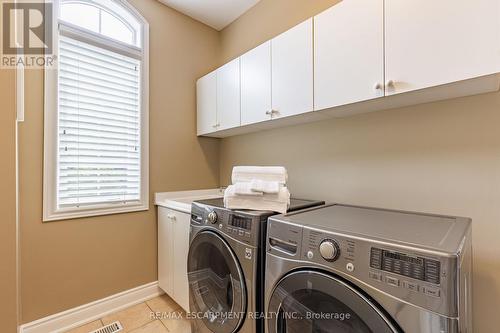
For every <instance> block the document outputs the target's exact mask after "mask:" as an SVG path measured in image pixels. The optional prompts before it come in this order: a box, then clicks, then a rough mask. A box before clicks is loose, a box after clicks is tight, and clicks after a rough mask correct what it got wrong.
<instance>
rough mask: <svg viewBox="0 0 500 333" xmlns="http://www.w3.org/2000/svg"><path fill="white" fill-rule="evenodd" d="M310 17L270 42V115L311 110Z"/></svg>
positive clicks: (311, 47) (311, 45) (292, 113)
mask: <svg viewBox="0 0 500 333" xmlns="http://www.w3.org/2000/svg"><path fill="white" fill-rule="evenodd" d="M312 29H313V26H312V18H311V19H309V20H307V21H305V22H303V23H301V24H299V25H297V26H295V27H293V28H292V29H290V30H288V31H287V32H285V33H283V34H281V35H279V36H278V37H276V38H274V39H272V41H271V59H272V60H271V68H272V89H271V90H272V105H273V110H274V111H275V112H274V113H273V117H285V116H291V115H294V114H299V113H304V112H308V111H312V110H313V31H312Z"/></svg>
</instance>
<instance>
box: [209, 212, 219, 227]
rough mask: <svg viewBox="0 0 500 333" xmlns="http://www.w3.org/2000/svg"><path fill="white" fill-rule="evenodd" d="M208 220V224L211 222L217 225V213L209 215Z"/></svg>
mask: <svg viewBox="0 0 500 333" xmlns="http://www.w3.org/2000/svg"><path fill="white" fill-rule="evenodd" d="M207 220H208V222H210V223H212V224H215V223H217V213H216V212H214V211H211V212H210V213H208V216H207Z"/></svg>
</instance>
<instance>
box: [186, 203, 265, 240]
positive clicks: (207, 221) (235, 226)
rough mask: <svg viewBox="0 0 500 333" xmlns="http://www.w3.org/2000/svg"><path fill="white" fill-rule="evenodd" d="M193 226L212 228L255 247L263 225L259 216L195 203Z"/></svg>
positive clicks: (192, 218) (192, 213)
mask: <svg viewBox="0 0 500 333" xmlns="http://www.w3.org/2000/svg"><path fill="white" fill-rule="evenodd" d="M191 225H192V226H204V227H210V228H213V229H215V230H217V231H218V232H221V233H224V234H226V235H228V236H229V237H231V238H234V239H236V240H238V241H241V242H244V243H247V244H249V245H254V246H255V244H256V243H257V242H258V237H257V236H258V232H259V228H260V225H261V223H260V217H259V216H254V215H245V214H243V213H240V212H234V211H231V210H226V209H220V208H217V207H213V206H210V205H204V204H200V203H193V204H192V206H191Z"/></svg>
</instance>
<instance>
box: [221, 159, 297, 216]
mask: <svg viewBox="0 0 500 333" xmlns="http://www.w3.org/2000/svg"><path fill="white" fill-rule="evenodd" d="M287 180H288V174H287V172H286V169H285V168H284V167H257V166H237V167H234V168H233V174H232V183H233V185H230V186H228V188H227V189H226V191H225V192H224V206H225V207H226V208H230V209H252V210H270V211H274V212H279V213H286V211H287V209H288V206H289V205H290V192H289V191H288V188H287V187H286V182H287Z"/></svg>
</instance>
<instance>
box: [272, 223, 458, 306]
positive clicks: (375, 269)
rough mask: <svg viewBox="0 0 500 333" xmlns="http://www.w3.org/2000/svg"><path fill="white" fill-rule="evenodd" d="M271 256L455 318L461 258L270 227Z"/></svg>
mask: <svg viewBox="0 0 500 333" xmlns="http://www.w3.org/2000/svg"><path fill="white" fill-rule="evenodd" d="M267 238H268V239H267V252H268V253H271V254H273V255H276V256H279V257H281V258H284V259H289V260H293V261H295V262H302V263H303V264H304V265H306V266H307V265H312V267H318V268H319V269H324V270H328V271H333V272H335V273H337V274H339V275H340V276H342V277H344V278H347V279H349V280H353V279H354V281H357V282H358V283H359V285H360V287H363V286H365V287H367V288H375V289H377V290H381V291H383V292H384V293H387V294H389V295H392V296H394V297H397V298H399V299H401V300H404V301H407V302H409V303H411V304H416V305H419V306H421V307H423V308H426V309H430V310H432V311H435V312H437V313H442V314H444V315H448V316H456V315H457V313H458V299H457V297H456V292H455V291H456V283H457V281H456V280H454V278H453V276H454V275H453V272H454V271H455V270H456V267H457V258H456V257H450V256H440V255H438V254H437V253H436V254H433V253H430V252H425V251H419V250H417V249H414V250H413V249H409V248H405V247H401V246H399V245H398V244H387V243H382V242H377V241H376V240H370V239H365V238H362V237H356V236H351V235H345V234H342V233H335V232H330V231H325V230H319V229H315V228H313V227H309V226H300V225H296V224H288V223H280V222H277V221H274V220H273V219H272V218H271V219H270V220H269V223H268V237H267Z"/></svg>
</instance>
